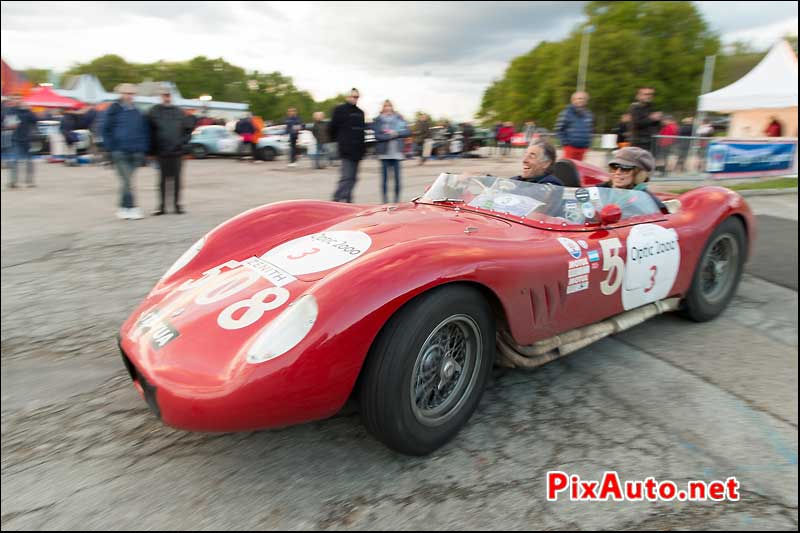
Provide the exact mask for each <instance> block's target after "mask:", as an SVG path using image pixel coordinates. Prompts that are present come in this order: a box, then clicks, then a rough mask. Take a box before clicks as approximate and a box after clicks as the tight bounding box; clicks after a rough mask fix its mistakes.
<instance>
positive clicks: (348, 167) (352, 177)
mask: <svg viewBox="0 0 800 533" xmlns="http://www.w3.org/2000/svg"><path fill="white" fill-rule="evenodd" d="M359 96H360V94H359V92H358V89H355V88H353V89H351V90H350V95H349V96H348V97H347V102H345V103H343V104H340V105H338V106H336V108H335V109H334V110H333V115H332V118H331V132H330V133H331V139H333V140H335V141H336V142H337V143H338V146H339V159H341V160H342V175H341V178H340V179H339V184H338V186H337V187H336V192H334V194H333V200H334V201H335V202H352V201H353V187H355V185H356V181H357V180H358V163H359V162H360V161H361V159H362V158H363V157H364V129H365V122H364V112H363V111H362V110H361V109H360V108H359V107H358V106H357V105H356V103H357V102H358V98H359Z"/></svg>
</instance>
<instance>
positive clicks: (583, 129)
mask: <svg viewBox="0 0 800 533" xmlns="http://www.w3.org/2000/svg"><path fill="white" fill-rule="evenodd" d="M571 102H572V103H571V104H570V105H568V106H567V107H566V108H564V110H563V111H561V113H560V114H559V115H558V120H557V121H556V135H558V138H559V140H560V141H561V146H563V147H564V157H566V158H567V159H576V160H578V161H583V156H584V154H586V150H588V149H589V146H591V144H592V132H593V131H594V116H593V115H592V112H591V111H589V109H588V108H587V107H586V104H587V103H588V102H589V95H588V94H587V93H585V92H583V91H578V92H576V93H573V95H572V99H571Z"/></svg>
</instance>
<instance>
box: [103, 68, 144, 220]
mask: <svg viewBox="0 0 800 533" xmlns="http://www.w3.org/2000/svg"><path fill="white" fill-rule="evenodd" d="M117 92H118V93H119V95H120V97H119V101H117V102H114V103H113V104H111V107H109V108H108V111H107V112H106V117H105V122H104V124H103V143H104V144H105V148H106V150H108V152H109V153H111V160H112V161H113V162H114V166H115V167H116V169H117V173H118V174H119V177H120V183H121V185H122V194H121V198H120V206H119V210H117V218H121V219H127V220H139V219H141V218H144V217H143V215H142V211H141V209H139V208H138V207H136V202H135V201H134V197H133V189H132V186H131V180H132V179H133V173H134V171H135V170H136V169H137V168H138V167H140V166H142V165H143V164H144V158H145V154H146V153H147V151H148V150H149V148H150V128H149V124H148V122H147V118H146V117H145V116H144V115H143V114H142V112H141V111H139V110H138V109H136V106H134V105H133V97H134V95H136V86H135V85H133V84H131V83H123V84H121V85H119V86H118V87H117Z"/></svg>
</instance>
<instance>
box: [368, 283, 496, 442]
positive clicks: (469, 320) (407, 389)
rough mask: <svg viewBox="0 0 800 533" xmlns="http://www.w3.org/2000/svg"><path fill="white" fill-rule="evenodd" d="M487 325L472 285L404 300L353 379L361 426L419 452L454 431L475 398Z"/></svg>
mask: <svg viewBox="0 0 800 533" xmlns="http://www.w3.org/2000/svg"><path fill="white" fill-rule="evenodd" d="M494 338H495V325H494V319H493V317H492V314H491V311H490V310H489V306H488V305H487V303H486V301H485V299H484V298H483V296H482V295H481V294H480V292H479V291H477V290H476V289H473V288H470V287H465V286H459V285H452V286H446V287H442V288H440V289H435V290H433V291H431V292H429V293H426V294H424V295H422V296H420V297H418V298H417V299H415V300H413V301H412V302H410V303H409V304H407V305H406V306H405V307H404V308H403V309H402V310H400V311H399V312H398V313H397V314H396V315H395V316H394V317H392V319H391V320H390V321H389V322H388V323H387V324H386V326H384V328H383V330H382V331H381V333H380V335H379V336H378V338H377V339H376V341H375V343H374V344H373V347H372V349H371V350H370V355H369V357H368V359H367V361H366V363H365V366H364V370H363V373H362V376H361V381H360V385H359V400H360V404H361V414H362V418H363V420H364V425H365V426H366V427H367V429H369V431H370V432H371V433H372V434H373V435H375V437H376V438H378V439H379V440H380V441H382V442H383V443H384V444H386V445H387V446H389V447H390V448H392V449H394V450H397V451H399V452H401V453H405V454H409V455H426V454H429V453H431V452H433V451H434V450H436V449H437V448H439V447H440V446H442V445H444V444H445V443H446V442H448V441H449V440H450V439H452V438H453V436H455V435H456V433H458V431H459V430H460V429H461V427H463V426H464V424H466V422H467V420H469V417H470V416H471V415H472V413H473V411H474V410H475V408H476V407H477V405H478V402H479V401H480V398H481V395H482V394H483V389H484V387H485V385H486V381H487V378H488V376H489V373H490V371H491V368H492V364H493V360H494Z"/></svg>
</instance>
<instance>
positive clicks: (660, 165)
mask: <svg viewBox="0 0 800 533" xmlns="http://www.w3.org/2000/svg"><path fill="white" fill-rule="evenodd" d="M658 135H659V139H658V151H657V152H656V153H657V154H658V158H657V161H656V171H657V172H660V173H662V174H665V173H666V172H667V171H668V170H670V168H669V159H670V157H671V156H672V155H673V154H674V153H675V149H676V148H677V146H678V139H676V138H675V137H676V136H677V135H678V123H677V122H675V120H674V119H673V118H672V117H671V116H669V115H667V116H666V117H664V125H663V126H662V127H661V130H659V132H658Z"/></svg>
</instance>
